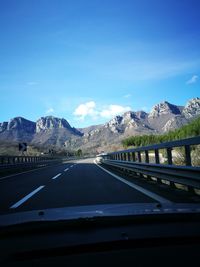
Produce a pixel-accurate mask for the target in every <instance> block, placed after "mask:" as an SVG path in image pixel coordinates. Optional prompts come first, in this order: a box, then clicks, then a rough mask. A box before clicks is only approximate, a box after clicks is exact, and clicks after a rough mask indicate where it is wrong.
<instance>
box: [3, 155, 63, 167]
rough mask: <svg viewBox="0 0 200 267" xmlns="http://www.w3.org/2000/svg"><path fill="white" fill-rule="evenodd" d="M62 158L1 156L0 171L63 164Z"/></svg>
mask: <svg viewBox="0 0 200 267" xmlns="http://www.w3.org/2000/svg"><path fill="white" fill-rule="evenodd" d="M61 161H62V159H61V158H53V157H32V156H0V170H4V169H11V168H17V167H20V168H21V167H24V168H25V167H29V166H30V167H32V166H39V165H41V164H42V165H46V166H47V165H51V164H55V163H59V162H61Z"/></svg>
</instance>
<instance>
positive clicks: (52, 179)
mask: <svg viewBox="0 0 200 267" xmlns="http://www.w3.org/2000/svg"><path fill="white" fill-rule="evenodd" d="M61 174H62V173H59V174H57V175H56V176H54V177H53V178H51V179H52V180H54V179H56V178H58V177H59V176H60V175H61Z"/></svg>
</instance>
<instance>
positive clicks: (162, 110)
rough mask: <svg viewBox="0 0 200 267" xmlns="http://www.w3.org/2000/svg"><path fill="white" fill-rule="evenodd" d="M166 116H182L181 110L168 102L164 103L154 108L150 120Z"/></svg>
mask: <svg viewBox="0 0 200 267" xmlns="http://www.w3.org/2000/svg"><path fill="white" fill-rule="evenodd" d="M166 114H174V115H180V114H181V112H180V109H179V108H178V107H177V106H176V105H173V104H171V103H169V102H167V101H163V102H161V103H159V104H156V105H155V106H153V108H152V110H151V112H150V113H149V116H148V117H149V118H157V117H159V116H161V115H166Z"/></svg>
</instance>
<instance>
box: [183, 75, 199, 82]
mask: <svg viewBox="0 0 200 267" xmlns="http://www.w3.org/2000/svg"><path fill="white" fill-rule="evenodd" d="M198 79H199V76H198V75H193V76H192V78H190V79H189V80H188V81H187V82H186V84H192V83H196V82H197V80H198Z"/></svg>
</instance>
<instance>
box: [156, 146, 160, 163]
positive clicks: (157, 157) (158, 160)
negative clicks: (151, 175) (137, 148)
mask: <svg viewBox="0 0 200 267" xmlns="http://www.w3.org/2000/svg"><path fill="white" fill-rule="evenodd" d="M155 162H156V164H160V159H159V151H158V149H155Z"/></svg>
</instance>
